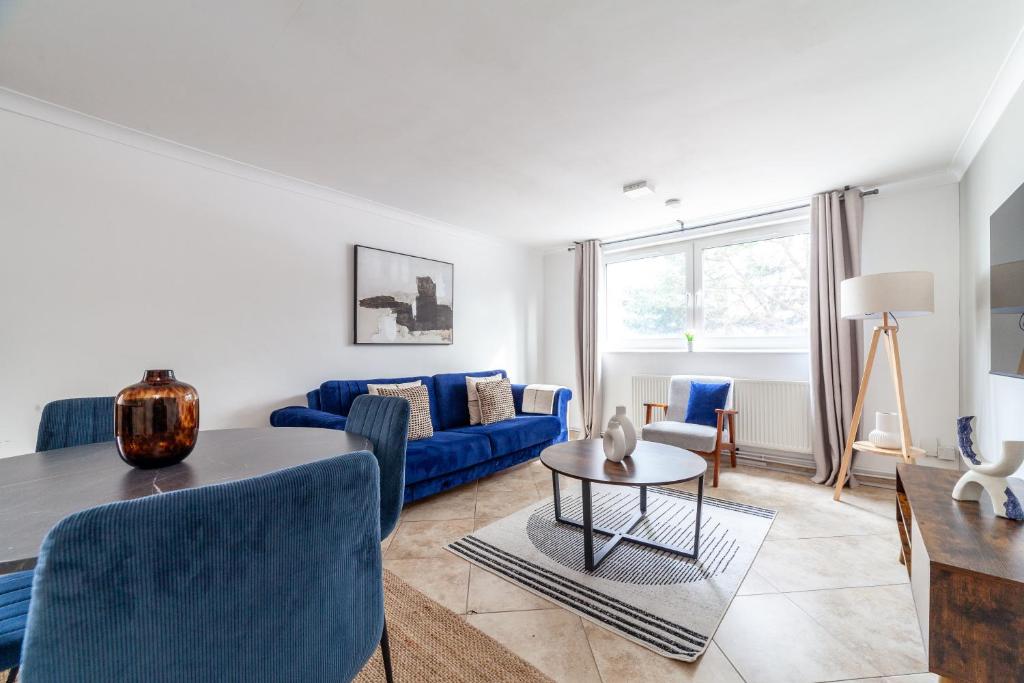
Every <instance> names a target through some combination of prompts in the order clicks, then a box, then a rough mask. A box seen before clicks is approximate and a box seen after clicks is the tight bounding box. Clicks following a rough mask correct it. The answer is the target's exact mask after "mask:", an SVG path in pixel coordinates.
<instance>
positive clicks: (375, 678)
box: [0, 569, 554, 683]
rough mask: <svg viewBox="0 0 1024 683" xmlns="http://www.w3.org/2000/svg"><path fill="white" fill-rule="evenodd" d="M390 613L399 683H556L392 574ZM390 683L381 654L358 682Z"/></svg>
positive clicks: (387, 592) (388, 580) (387, 590)
mask: <svg viewBox="0 0 1024 683" xmlns="http://www.w3.org/2000/svg"><path fill="white" fill-rule="evenodd" d="M384 612H385V613H386V614H387V620H388V635H389V636H390V642H391V669H392V673H393V674H394V677H395V683H426V682H429V683H433V682H434V681H438V682H444V683H482V682H483V681H488V682H492V681H493V682H494V683H554V682H553V681H552V680H551V679H550V678H548V677H547V676H545V675H544V674H542V673H541V672H540V671H538V670H537V669H536V668H534V667H533V665H531V664H528V663H527V662H525V661H523V660H522V659H520V658H519V656H518V655H515V654H513V653H512V652H511V651H510V650H508V649H506V648H505V647H504V646H502V645H501V643H499V642H498V641H496V640H494V639H493V638H491V637H490V636H488V635H487V634H486V633H484V632H482V631H480V630H478V629H476V628H473V627H472V626H470V625H469V624H468V623H466V621H465V620H463V619H462V618H461V617H459V615H457V614H455V612H452V611H451V610H449V609H448V608H446V607H444V606H442V605H439V604H437V603H436V602H434V601H433V600H431V599H430V598H428V597H427V596H425V595H423V593H420V592H419V591H417V590H416V589H415V588H413V587H412V586H410V585H409V584H407V583H406V582H404V581H402V580H401V579H400V578H398V577H397V576H395V575H394V574H392V573H391V572H389V571H388V570H386V569H385V570H384ZM6 680H7V672H6V671H3V672H0V681H6ZM384 680H385V679H384V662H383V660H382V659H381V658H380V648H377V652H376V653H374V655H373V657H371V658H370V661H369V662H367V663H366V666H365V667H363V670H362V671H360V672H359V675H358V676H356V678H355V681H357V683H381V682H382V681H384ZM18 681H19V682H20V681H21V678H20V677H19V678H18Z"/></svg>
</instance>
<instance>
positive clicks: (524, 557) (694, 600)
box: [448, 485, 775, 661]
mask: <svg viewBox="0 0 1024 683" xmlns="http://www.w3.org/2000/svg"><path fill="white" fill-rule="evenodd" d="M647 501H648V502H647V516H646V518H645V519H644V520H643V521H641V523H640V525H639V526H638V527H637V528H636V529H635V530H634V532H633V533H634V534H635V535H637V536H640V537H643V538H646V539H650V540H652V541H656V542H658V543H662V544H665V545H671V546H675V547H682V548H691V547H692V546H693V531H694V519H695V516H696V515H695V513H696V507H697V505H696V494H694V493H689V492H686V491H679V490H676V489H670V488H660V487H649V488H648V489H647ZM593 508H594V524H595V526H602V527H605V528H609V529H617V528H620V527H622V526H623V525H624V524H626V523H628V521H629V519H630V518H631V517H632V515H633V514H634V513H635V511H636V510H637V509H638V508H639V489H637V488H633V487H624V486H606V485H595V486H594V492H593ZM562 515H563V516H564V517H568V518H570V519H576V520H581V519H582V518H583V514H582V503H581V500H580V495H579V494H578V493H577V494H568V493H565V492H563V494H562ZM774 519H775V511H774V510H768V509H766V508H760V507H754V506H751V505H744V504H741V503H734V502H732V501H727V500H719V499H716V498H710V497H708V496H705V497H704V506H703V509H702V514H701V532H700V557H699V558H698V559H697V560H691V559H687V558H685V557H682V556H680V555H676V554H673V553H669V552H666V551H664V550H657V549H653V548H649V547H647V546H643V545H640V544H637V543H629V542H623V543H621V544H620V545H619V546H618V547H616V548H615V549H614V550H613V551H612V552H611V553H610V554H609V555H608V556H607V557H606V558H605V560H604V562H603V563H602V564H600V565H599V566H598V568H597V569H596V570H595V571H593V572H587V571H586V570H585V568H584V566H583V531H582V529H580V528H578V527H575V526H572V525H569V524H562V523H559V522H556V521H555V513H554V503H553V501H552V500H550V499H549V500H547V501H542V502H540V503H536V504H534V505H532V506H530V507H527V508H525V509H523V510H520V511H519V512H516V513H514V514H512V515H509V516H508V517H505V518H504V519H501V520H499V521H497V522H494V523H493V524H490V525H488V526H486V527H484V528H482V529H479V530H477V531H474V532H473V533H472V534H470V535H468V536H465V537H463V538H461V539H460V540H458V541H456V542H455V543H452V544H451V545H449V546H448V550H450V551H451V552H453V553H455V554H456V555H458V556H460V557H463V558H465V559H467V560H469V561H470V562H472V563H474V564H476V565H478V566H480V567H482V568H483V569H486V570H488V571H490V572H493V573H495V574H497V575H499V576H501V577H502V578H505V579H507V580H509V581H511V582H513V583H515V584H517V585H519V586H521V587H523V588H525V589H526V590H528V591H531V592H533V593H536V594H537V595H539V596H541V597H543V598H546V599H547V600H550V601H551V602H555V603H558V604H559V605H561V606H563V607H565V608H566V609H568V610H570V611H572V612H575V613H576V614H579V615H580V616H581V617H583V618H585V619H589V620H590V621H593V622H594V623H596V624H598V625H600V626H603V627H604V628H607V629H609V630H611V631H614V632H615V633H618V634H619V635H621V636H624V637H625V638H628V639H630V640H632V641H634V642H636V643H639V644H640V645H643V646H644V647H647V648H649V649H651V650H653V651H655V652H657V653H659V654H662V655H664V656H666V657H671V658H672V659H679V660H682V661H693V660H695V659H697V657H699V656H700V655H701V654H702V653H703V652H704V650H705V649H706V648H707V646H708V643H709V642H710V641H711V638H712V636H713V635H714V634H715V631H716V630H717V629H718V625H719V624H720V623H721V621H722V618H723V617H724V616H725V612H726V610H727V609H728V608H729V604H730V603H731V602H732V599H733V597H734V596H735V595H736V591H737V590H738V589H739V587H740V584H741V583H742V582H743V579H744V578H745V577H746V575H747V571H748V570H749V569H750V565H751V564H752V563H753V561H754V558H755V557H756V556H757V552H758V550H759V549H760V548H761V544H762V543H763V542H764V538H765V536H767V535H768V530H769V529H770V528H771V525H772V522H773V520H774ZM609 538H610V536H607V535H602V534H595V538H594V548H595V550H598V549H600V548H601V546H602V545H603V543H604V542H605V541H606V540H608V539H609Z"/></svg>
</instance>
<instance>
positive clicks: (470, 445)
mask: <svg viewBox="0 0 1024 683" xmlns="http://www.w3.org/2000/svg"><path fill="white" fill-rule="evenodd" d="M493 456H494V453H493V451H492V450H491V443H490V441H488V439H487V437H486V436H484V435H482V434H459V433H457V432H434V436H432V437H430V438H429V439H421V440H419V441H410V442H409V445H408V446H407V447H406V450H405V483H406V484H414V483H416V482H418V481H424V480H425V479H432V478H433V477H437V476H440V475H443V474H448V473H449V472H455V471H457V470H461V469H463V468H466V467H471V466H473V465H476V464H477V463H481V462H485V461H487V460H490V459H491V458H492V457H493Z"/></svg>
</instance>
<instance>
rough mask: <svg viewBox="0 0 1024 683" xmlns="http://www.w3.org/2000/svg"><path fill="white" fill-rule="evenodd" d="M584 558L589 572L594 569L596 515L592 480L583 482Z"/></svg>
mask: <svg viewBox="0 0 1024 683" xmlns="http://www.w3.org/2000/svg"><path fill="white" fill-rule="evenodd" d="M582 483H583V560H584V564H585V566H586V568H587V571H588V572H592V571H594V515H593V510H592V507H591V500H590V482H589V481H586V480H584V481H583V482H582Z"/></svg>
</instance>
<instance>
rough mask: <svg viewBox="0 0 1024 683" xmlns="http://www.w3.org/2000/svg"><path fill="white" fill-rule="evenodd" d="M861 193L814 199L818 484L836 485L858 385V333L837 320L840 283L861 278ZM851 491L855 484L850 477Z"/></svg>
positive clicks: (813, 384) (812, 279)
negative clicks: (857, 277) (853, 278)
mask: <svg viewBox="0 0 1024 683" xmlns="http://www.w3.org/2000/svg"><path fill="white" fill-rule="evenodd" d="M863 222H864V200H863V199H862V198H861V195H860V190H859V189H853V190H847V191H845V192H826V193H824V194H818V195H815V196H814V197H813V198H812V199H811V272H810V282H811V400H812V405H813V408H814V460H815V465H816V470H817V471H816V472H815V475H814V481H815V482H817V483H819V484H826V485H830V486H831V485H834V484H835V480H836V477H837V476H839V460H840V458H841V457H842V455H843V448H844V447H845V446H846V437H847V434H848V429H849V425H850V422H851V420H852V418H853V405H854V403H856V401H857V389H858V385H859V383H860V356H861V354H860V339H859V330H858V328H857V325H856V323H855V322H853V321H849V320H843V319H842V318H841V317H840V316H839V283H840V282H842V281H843V280H845V279H847V278H851V277H856V276H858V275H860V242H861V228H862V226H863ZM849 482H850V485H851V486H855V485H856V481H855V480H854V478H853V474H852V473H851V474H850V476H849Z"/></svg>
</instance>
